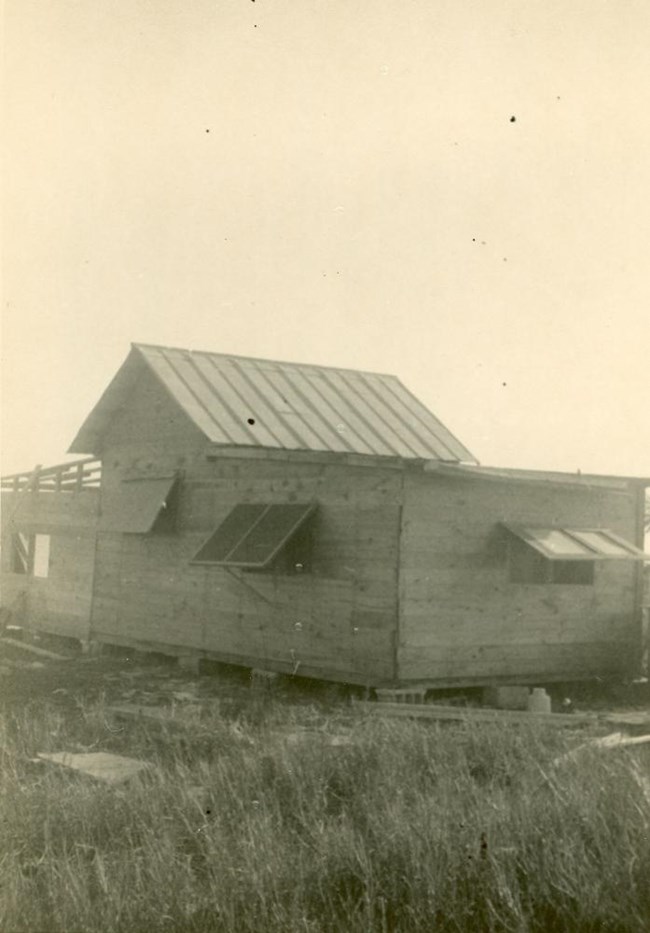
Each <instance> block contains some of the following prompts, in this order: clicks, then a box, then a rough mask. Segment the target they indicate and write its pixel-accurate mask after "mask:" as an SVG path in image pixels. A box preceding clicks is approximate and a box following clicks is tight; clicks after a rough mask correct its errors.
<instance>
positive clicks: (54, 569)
mask: <svg viewBox="0 0 650 933" xmlns="http://www.w3.org/2000/svg"><path fill="white" fill-rule="evenodd" d="M98 505H99V493H98V491H96V490H84V491H83V492H79V493H70V492H60V493H54V492H39V493H31V492H27V493H18V494H16V493H3V494H2V565H1V583H2V587H1V605H2V607H3V608H4V609H5V610H7V612H8V613H9V616H8V618H9V619H10V620H11V621H13V622H14V623H15V624H20V625H24V626H26V627H30V628H33V629H36V630H40V631H46V632H52V633H54V634H58V635H66V636H70V637H74V638H79V639H81V640H83V639H85V638H86V637H87V635H88V630H89V624H90V612H91V601H92V587H93V565H94V555H95V526H96V522H97V512H98ZM16 532H21V533H23V534H47V535H49V536H50V550H49V571H48V575H47V577H45V578H39V577H34V576H32V575H27V574H19V573H14V572H12V535H13V534H15V533H16Z"/></svg>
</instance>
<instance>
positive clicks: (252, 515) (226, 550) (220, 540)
mask: <svg viewBox="0 0 650 933" xmlns="http://www.w3.org/2000/svg"><path fill="white" fill-rule="evenodd" d="M266 508H267V506H266V505H236V506H235V508H234V509H233V510H232V512H230V513H229V514H228V516H227V517H226V518H225V519H224V521H223V522H222V523H221V524H220V525H219V527H218V528H217V530H216V531H215V533H214V534H213V535H212V537H211V538H210V539H209V540H208V541H206V543H205V544H204V545H203V547H202V548H201V550H200V551H199V552H198V554H197V555H196V557H194V560H197V561H209V562H210V563H219V562H221V561H224V560H225V559H226V558H227V557H228V555H229V554H230V552H231V551H232V549H233V548H234V547H236V546H237V544H238V543H239V542H240V541H241V540H242V538H243V537H244V535H245V534H247V532H249V531H250V530H251V527H252V525H253V523H254V522H256V521H257V519H258V518H259V517H260V516H261V515H262V514H263V513H264V511H265V510H266Z"/></svg>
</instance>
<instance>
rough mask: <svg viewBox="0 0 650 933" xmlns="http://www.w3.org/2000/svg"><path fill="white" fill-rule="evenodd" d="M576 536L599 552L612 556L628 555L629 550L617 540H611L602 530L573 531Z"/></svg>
mask: <svg viewBox="0 0 650 933" xmlns="http://www.w3.org/2000/svg"><path fill="white" fill-rule="evenodd" d="M572 534H575V536H576V538H580V540H581V541H584V543H585V544H587V545H589V547H592V548H594V550H595V551H597V552H598V553H599V554H611V555H612V556H613V557H629V556H630V551H628V550H627V548H624V547H623V545H622V544H619V543H618V541H613V540H612V538H610V537H609V536H608V535H607V534H605V533H604V532H602V531H574V532H572Z"/></svg>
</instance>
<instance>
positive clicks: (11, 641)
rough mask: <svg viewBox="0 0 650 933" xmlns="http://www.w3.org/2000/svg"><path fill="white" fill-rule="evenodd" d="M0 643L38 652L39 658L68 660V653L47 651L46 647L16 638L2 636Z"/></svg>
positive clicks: (34, 652) (33, 652)
mask: <svg viewBox="0 0 650 933" xmlns="http://www.w3.org/2000/svg"><path fill="white" fill-rule="evenodd" d="M0 645H10V646H11V647H12V648H21V649H22V650H23V651H29V652H31V653H32V654H38V655H39V656H40V657H41V658H49V659H50V660H51V661H69V660H70V657H69V656H68V655H65V654H59V653H58V652H56V651H49V650H48V649H47V648H39V646H38V645H32V644H30V643H29V642H27V641H18V639H17V638H2V639H0Z"/></svg>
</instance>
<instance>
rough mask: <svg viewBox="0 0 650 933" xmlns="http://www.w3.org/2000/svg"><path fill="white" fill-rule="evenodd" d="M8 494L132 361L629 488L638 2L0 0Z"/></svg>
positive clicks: (67, 438)
mask: <svg viewBox="0 0 650 933" xmlns="http://www.w3.org/2000/svg"><path fill="white" fill-rule="evenodd" d="M5 35H6V52H5V69H6V75H5V101H6V107H5V121H6V140H7V144H6V155H5V184H6V195H5V212H4V213H5V219H4V261H3V273H4V289H3V349H2V356H3V360H2V362H3V450H4V458H3V470H4V472H12V471H14V470H22V469H29V468H31V467H32V466H33V465H34V464H35V463H42V464H48V463H54V462H58V461H59V460H60V459H61V458H62V457H64V455H65V451H66V449H67V447H68V445H69V444H70V443H71V441H72V438H73V437H74V435H75V433H76V431H77V429H78V427H79V425H80V423H81V422H82V420H83V419H84V418H85V416H86V415H87V414H88V412H89V411H90V409H91V408H92V406H93V405H94V404H95V402H96V401H97V399H98V398H99V396H100V394H101V392H102V391H103V389H104V388H105V386H106V384H107V383H108V381H109V380H110V379H111V377H112V376H113V374H114V372H115V371H116V370H117V368H118V366H119V365H120V364H121V362H122V361H123V359H124V358H125V357H126V355H127V353H128V350H129V345H130V343H131V342H132V341H136V342H137V341H143V342H148V343H159V344H164V345H170V346H181V347H189V348H192V349H204V350H214V351H218V352H223V353H235V354H240V355H245V356H257V357H267V358H277V359H284V360H294V361H302V362H309V363H321V364H326V365H332V366H345V367H352V368H356V369H368V370H374V371H379V372H391V373H395V374H396V375H398V376H399V377H400V378H401V379H402V381H403V382H404V383H405V384H406V385H407V386H408V387H409V388H410V389H411V390H412V391H413V392H415V393H416V394H417V395H418V396H419V397H420V398H421V399H422V401H423V402H424V403H425V404H427V405H428V406H429V407H430V408H431V409H432V410H433V411H434V412H435V413H436V414H437V415H438V417H440V418H441V419H442V420H443V421H444V422H445V423H446V424H447V425H448V427H449V428H450V429H451V430H452V431H453V432H454V433H455V434H456V435H457V436H458V437H460V438H461V439H462V440H463V442H464V443H465V444H466V445H467V446H468V447H469V448H470V449H471V450H472V451H473V452H474V453H475V455H476V456H477V457H478V459H479V460H480V461H481V462H482V463H485V464H491V465H502V466H521V467H532V468H540V469H563V470H570V471H573V470H576V469H578V468H580V469H581V470H582V471H583V472H606V473H623V474H628V473H629V474H642V475H649V474H650V401H649V395H650V392H649V389H650V353H649V348H650V300H649V299H650V260H649V258H648V248H649V244H650V203H649V202H650V129H649V119H650V117H649V115H650V69H649V67H648V49H649V48H650V4H648V2H647V0H638V2H637V0H616V2H614V0H607V2H603V0H590V2H589V3H585V2H584V0H580V2H577V0H544V2H542V0H537V2H535V0H530V2H522V0H491V2H490V0H448V2H445V0H413V2H408V0H374V2H373V3H362V2H360V0H320V2H319V0H293V2H291V0H254V2H253V0H5Z"/></svg>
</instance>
